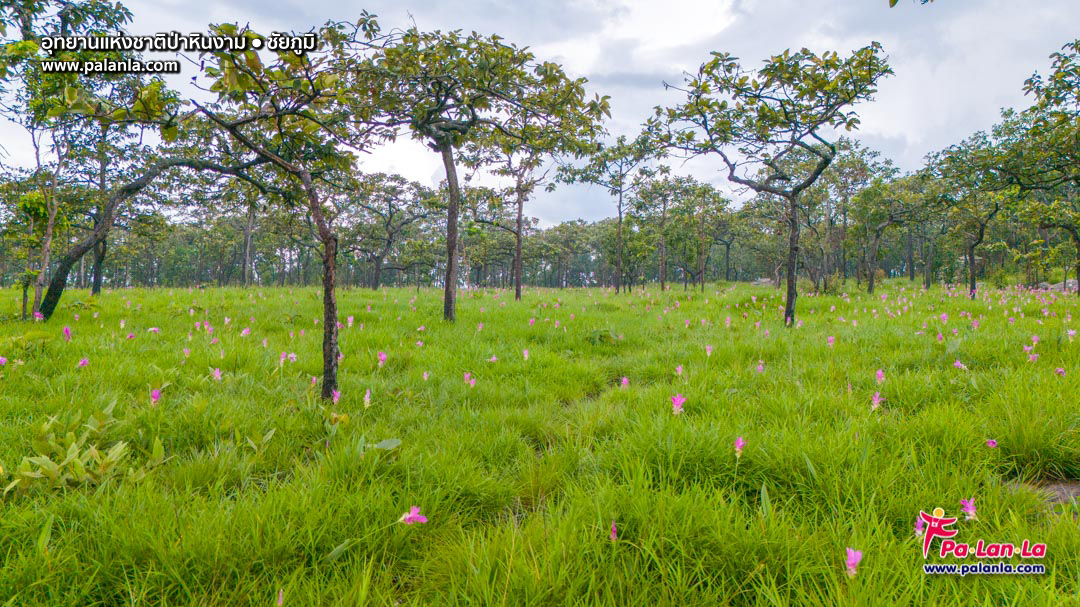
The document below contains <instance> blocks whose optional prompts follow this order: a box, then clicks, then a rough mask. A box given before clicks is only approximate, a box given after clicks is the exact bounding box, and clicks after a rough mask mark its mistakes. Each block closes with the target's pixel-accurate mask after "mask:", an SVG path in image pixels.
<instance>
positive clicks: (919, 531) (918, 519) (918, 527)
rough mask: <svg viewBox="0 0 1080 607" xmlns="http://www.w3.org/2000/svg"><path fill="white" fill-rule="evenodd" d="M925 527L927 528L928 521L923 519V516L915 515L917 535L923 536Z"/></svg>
mask: <svg viewBox="0 0 1080 607" xmlns="http://www.w3.org/2000/svg"><path fill="white" fill-rule="evenodd" d="M924 528H926V522H925V521H923V520H922V517H921V516H918V517H915V537H922V535H923V529H924Z"/></svg>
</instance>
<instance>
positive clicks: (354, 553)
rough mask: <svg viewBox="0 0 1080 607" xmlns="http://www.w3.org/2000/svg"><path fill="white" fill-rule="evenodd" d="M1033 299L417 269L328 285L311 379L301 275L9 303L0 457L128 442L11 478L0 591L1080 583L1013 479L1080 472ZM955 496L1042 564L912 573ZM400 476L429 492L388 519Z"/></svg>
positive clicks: (334, 600)
mask: <svg viewBox="0 0 1080 607" xmlns="http://www.w3.org/2000/svg"><path fill="white" fill-rule="evenodd" d="M881 293H884V294H886V295H887V300H886V301H884V302H883V301H882V300H881ZM1038 297H1039V296H1036V295H1032V294H1026V293H1016V292H1005V293H999V292H993V293H988V294H987V295H986V296H985V299H980V300H979V301H976V302H971V301H969V300H967V299H965V298H963V297H961V296H957V295H956V294H950V293H949V292H946V291H943V290H933V291H931V292H929V293H924V292H920V291H918V290H914V289H913V288H911V287H910V286H909V284H908V283H906V282H900V281H898V282H892V283H888V284H886V285H885V287H884V288H883V289H882V290H881V291H880V292H879V294H875V295H874V296H868V295H866V294H852V295H851V296H850V298H847V299H845V298H838V297H808V296H803V297H801V298H800V300H799V318H801V319H802V321H803V323H804V324H803V325H802V326H801V327H800V328H797V329H791V330H788V329H785V328H783V326H782V321H781V317H782V312H781V311H779V310H778V309H777V306H778V305H780V304H781V300H780V296H779V293H778V292H776V291H773V290H771V289H768V288H761V289H755V288H751V287H747V286H737V287H729V286H726V285H720V286H710V287H709V288H708V292H707V294H700V293H692V294H690V293H686V292H683V291H681V290H675V291H671V292H668V293H664V294H660V293H658V292H656V291H655V290H652V291H649V292H648V296H647V297H643V295H642V293H640V292H636V293H633V294H630V295H614V294H612V293H610V292H605V291H603V290H599V289H597V290H576V291H575V290H567V291H549V290H532V291H529V292H528V293H527V294H526V297H525V299H524V301H523V302H521V303H515V302H514V301H513V299H512V295H508V294H507V293H506V292H496V291H482V292H477V291H467V292H463V293H462V294H461V297H460V299H459V311H458V318H459V321H458V322H457V323H456V324H455V325H449V324H446V323H443V322H442V321H441V319H440V318H441V293H439V292H436V291H434V290H425V291H421V292H419V293H416V292H414V291H412V290H404V289H403V290H386V291H381V292H378V293H373V292H371V291H356V290H352V291H341V292H340V293H339V305H340V310H341V317H342V322H344V321H345V318H346V317H347V316H354V317H355V325H354V326H352V327H351V328H346V329H343V330H342V331H341V348H342V351H343V353H344V356H345V358H344V360H343V361H342V365H341V376H340V379H341V393H342V396H341V400H340V402H338V403H337V404H326V405H324V404H322V403H321V402H320V401H319V399H318V398H317V392H316V388H315V387H313V386H312V385H311V377H312V376H313V375H320V368H321V362H320V359H321V354H320V352H321V333H322V332H321V325H319V326H316V325H315V324H314V319H315V318H317V317H320V316H321V301H320V299H319V297H318V293H317V291H315V290H314V289H295V290H290V289H271V288H263V289H250V290H246V291H242V290H238V289H221V290H206V291H198V290H196V291H195V292H190V291H189V290H188V289H172V290H168V289H161V290H154V291H143V290H131V291H112V292H109V293H106V294H104V295H103V296H101V297H100V298H99V299H97V300H91V298H89V297H88V296H87V294H86V293H85V292H79V291H75V292H71V293H69V294H67V295H66V296H65V302H66V303H67V305H66V306H62V307H61V309H60V310H59V311H58V312H57V314H56V316H55V317H54V318H53V319H52V320H51V321H50V322H49V323H48V324H45V325H42V324H40V323H38V324H31V323H21V322H10V321H9V322H5V323H2V324H0V356H3V357H6V358H7V359H8V363H7V364H6V365H5V366H3V367H0V422H2V423H0V465H2V466H3V474H2V475H0V483H2V484H3V485H4V486H6V485H8V484H9V483H10V482H12V481H13V480H15V479H16V478H17V476H16V474H17V471H18V470H19V467H20V463H21V462H23V460H24V458H27V457H34V456H36V455H37V454H38V453H40V452H46V453H48V452H49V450H50V449H56V448H62V449H65V450H66V449H67V445H68V444H69V443H70V442H71V441H75V440H77V439H78V438H79V437H80V436H83V435H84V434H85V436H86V438H85V440H83V441H82V442H81V443H79V445H78V447H77V449H76V450H77V451H79V450H81V451H79V452H81V453H85V452H86V450H87V449H89V448H90V447H91V446H95V447H96V449H97V450H98V451H100V452H104V451H106V450H107V449H109V448H110V447H113V446H114V445H115V444H117V443H118V442H120V441H123V442H124V443H125V444H126V445H127V447H128V451H127V454H126V455H125V456H124V457H123V458H120V459H119V460H118V463H116V464H115V465H114V467H113V468H111V469H110V471H107V472H106V473H105V475H104V476H105V480H103V481H101V482H94V481H93V479H87V480H83V481H81V482H68V483H64V485H65V486H56V485H57V483H51V482H49V481H48V479H47V478H42V479H29V478H24V480H23V481H21V482H20V483H19V484H18V485H16V487H15V488H13V489H12V490H11V491H9V492H8V493H7V494H6V495H5V496H4V497H3V503H2V504H0V508H2V512H3V516H2V517H0V554H2V555H3V560H4V566H3V567H2V568H0V604H6V605H50V606H56V605H79V606H86V605H223V606H224V605H229V606H232V605H274V604H275V603H276V600H277V595H278V591H279V589H283V592H284V605H290V606H300V605H365V604H371V605H388V604H389V605H396V604H404V605H777V606H779V605H868V606H870V605H873V606H878V605H1003V604H1008V605H1021V604H1022V605H1075V604H1080V523H1078V521H1077V520H1076V518H1075V516H1074V515H1073V514H1070V512H1072V513H1074V512H1075V511H1076V509H1075V507H1074V508H1073V509H1072V510H1068V509H1064V510H1065V512H1066V514H1064V515H1062V514H1058V513H1056V512H1057V511H1061V510H1062V508H1061V507H1058V508H1057V509H1056V511H1055V509H1054V508H1053V507H1052V505H1050V504H1048V503H1047V502H1046V501H1045V500H1044V499H1043V498H1042V497H1041V496H1040V495H1038V494H1037V493H1035V492H1034V491H1033V490H1031V489H1026V488H1017V481H1018V480H1022V481H1034V480H1039V479H1077V478H1080V430H1078V426H1080V409H1078V408H1077V404H1078V400H1080V398H1078V396H1077V395H1080V337H1076V338H1073V339H1071V340H1070V338H1069V337H1068V334H1067V330H1068V329H1069V328H1078V327H1080V319H1077V320H1070V319H1071V315H1074V314H1075V315H1080V309H1078V306H1077V298H1076V297H1075V296H1067V297H1065V298H1062V297H1061V296H1060V295H1059V296H1057V299H1052V296H1050V295H1043V296H1041V297H1042V298H1043V299H1045V302H1041V301H1039V299H1038ZM752 298H755V299H756V302H755V301H752ZM79 300H81V301H83V302H88V303H86V304H79V303H76V302H78V301H79ZM16 303H17V294H16V293H15V292H14V291H9V292H7V293H6V294H4V299H3V301H2V302H0V317H3V316H5V315H6V316H8V317H9V318H10V317H14V313H15V305H16ZM369 305H370V306H371V308H370V311H368V308H367V306H369ZM736 305H738V307H736ZM557 306H558V307H557ZM646 306H649V308H648V309H646ZM831 306H835V307H836V309H835V311H834V312H830V307H831ZM904 306H907V308H908V310H907V311H906V312H902V313H901V314H900V315H899V316H898V317H896V318H889V317H888V316H887V314H886V312H885V310H886V307H888V309H889V310H891V311H893V312H895V311H896V310H897V308H898V307H899V308H901V310H902V309H903V307H904ZM189 308H190V309H191V312H193V315H192V314H189ZM864 308H865V310H866V311H865V312H864ZM874 309H876V310H877V317H876V318H875V316H874V314H873V313H872V310H874ZM1044 309H1045V310H1046V315H1044V312H1043V310H1044ZM961 312H968V313H970V314H972V315H973V316H974V317H975V318H976V319H979V324H980V326H979V327H978V328H977V329H973V328H972V322H971V319H969V318H963V317H961ZM744 313H745V314H746V317H745V318H744V316H743V315H744ZM942 313H947V314H948V322H947V324H945V325H944V326H943V325H942V322H941V319H940V315H941V314H942ZM1021 313H1023V317H1021ZM75 314H78V315H79V320H75V318H74V315H75ZM95 314H97V316H96V317H95V316H94V315H95ZM571 315H573V318H571ZM226 316H228V317H231V319H232V321H231V322H230V323H229V324H225V322H224V318H225V317H226ZM729 316H730V318H731V326H730V327H728V326H726V323H725V319H726V318H727V317H729ZM1010 316H1011V317H1013V318H1014V319H1015V322H1013V323H1010V322H1009V321H1008V317H1010ZM251 317H254V321H252V320H250V318H251ZM840 317H843V318H844V319H846V322H841V321H840V320H839V319H840ZM530 318H535V319H536V321H535V324H534V325H530V324H529V319H530ZM399 319H400V320H399ZM702 319H705V324H704V325H703V324H702V322H701V321H702ZM122 320H123V321H125V322H126V326H125V328H124V329H121V328H120V322H121V321H122ZM686 320H689V321H690V326H689V327H687V326H686V322H685V321H686ZM852 320H855V321H857V323H858V324H857V326H853V323H852ZM196 321H201V322H205V321H210V323H211V324H212V325H213V326H214V332H213V335H208V334H207V333H206V332H205V331H196V330H195V329H194V323H195V322H196ZM556 321H558V322H559V327H558V328H556V327H555V326H554V324H555V322H556ZM481 322H482V323H483V328H482V330H478V323H481ZM755 322H760V323H761V326H760V328H757V327H755ZM923 323H926V324H927V328H926V329H923ZM65 325H67V326H70V327H71V330H72V334H73V335H72V340H71V341H70V342H67V341H65V340H64V338H63V335H62V329H63V327H64V326H65ZM361 325H363V328H362V329H361ZM421 325H423V326H425V330H424V331H418V330H417V328H418V327H420V326H421ZM150 327H159V328H160V333H157V334H155V333H149V332H148V331H147V329H149V328H150ZM245 327H250V329H251V334H250V335H248V336H243V337H242V336H241V335H240V333H241V330H242V329H243V328H245ZM301 329H303V330H304V331H305V334H304V335H303V336H300V334H299V332H300V330H301ZM953 329H956V330H957V335H955V336H954V335H953V332H952V330H953ZM766 330H768V331H769V336H768V337H767V338H766V337H765V331H766ZM939 330H940V331H941V332H942V333H943V334H944V339H943V341H941V342H939V341H938V340H937V339H936V336H937V333H938V331H939ZM919 331H922V332H923V334H921V335H919V334H917V332H919ZM189 332H190V333H191V339H190V340H189V339H188V334H189ZM290 332H293V333H294V337H292V338H290ZM128 333H133V334H134V335H135V338H134V339H128V338H127V335H128ZM830 335H831V336H835V338H836V343H835V345H834V346H833V347H832V348H830V347H829V346H828V345H827V343H826V341H827V337H828V336H830ZM1032 335H1038V336H1039V338H1040V340H1039V342H1038V345H1037V346H1035V348H1034V351H1033V352H1034V353H1037V354H1038V355H1039V357H1038V360H1037V361H1034V362H1031V361H1029V358H1028V357H1029V355H1028V353H1025V352H1024V351H1023V346H1024V345H1030V344H1031V343H1032V342H1031V337H1032ZM612 337H614V339H612ZM213 338H218V339H219V340H220V341H219V343H217V344H213V345H211V343H210V342H211V340H212V339H213ZM263 339H266V340H267V344H268V347H266V348H264V347H263V346H262V340H263ZM417 340H422V341H423V346H418V345H417V344H416V342H417ZM706 345H711V346H712V348H713V350H712V354H711V356H707V355H706V349H705V346H706ZM184 348H189V349H190V356H189V357H185V355H184V353H183V349H184ZM524 349H528V350H529V358H528V360H525V359H524V357H523V354H522V351H523V350H524ZM283 351H284V352H292V353H295V354H296V356H297V360H296V362H291V361H289V360H286V361H285V362H284V363H281V362H280V354H281V352H283ZM380 351H381V352H386V353H387V362H386V364H385V365H384V366H383V367H381V368H380V367H379V366H378V362H377V355H378V352H380ZM492 356H496V357H497V359H498V360H497V361H496V362H489V359H490V358H491V357H492ZM84 357H85V358H87V359H88V361H89V364H88V365H87V366H86V367H79V366H78V361H79V360H80V359H81V358H84ZM759 360H761V361H763V364H764V368H765V370H764V372H763V373H759V372H758V371H757V369H756V367H757V365H758V361H759ZM956 360H960V361H962V362H963V363H964V364H965V365H966V366H967V367H968V369H967V370H966V371H965V370H961V369H957V368H955V367H954V366H953V363H954V361H956ZM677 365H682V366H683V373H682V374H681V375H677V374H676V371H675V369H676V366H677ZM1058 367H1061V368H1064V369H1065V370H1066V374H1065V376H1059V375H1058V374H1057V373H1055V369H1057V368H1058ZM215 368H219V369H220V370H221V373H222V379H221V381H216V380H214V379H213V377H212V373H213V371H214V369H215ZM877 369H882V370H883V371H884V373H885V377H886V379H885V382H884V384H882V385H880V386H879V385H878V384H877V382H876V380H875V371H876V370H877ZM425 372H427V373H428V379H427V380H426V381H425V380H424V379H423V374H424V373H425ZM465 373H471V374H472V375H473V376H474V377H475V378H476V385H475V386H474V387H470V386H469V385H467V384H466V383H465V382H464V381H463V375H464V374H465ZM624 376H625V377H627V378H629V385H628V386H627V387H621V386H620V380H621V378H622V377H624ZM154 389H160V390H161V394H162V396H161V399H160V401H158V402H157V403H156V404H153V403H152V402H151V397H150V395H151V391H152V390H154ZM367 390H370V391H371V403H370V407H366V406H365V404H364V394H365V391H367ZM875 392H880V393H881V396H882V397H883V398H884V399H885V401H884V406H883V407H882V409H880V410H877V411H874V410H871V399H872V397H873V395H874V393H875ZM675 394H683V395H684V396H685V397H686V398H687V401H686V404H685V405H684V413H683V414H681V415H677V416H676V415H673V413H672V404H671V397H672V396H674V395H675ZM103 411H109V412H110V413H109V415H111V418H110V417H109V415H106V414H102V413H101V412H103ZM94 414H98V417H99V419H103V420H108V421H106V422H105V423H104V424H103V429H102V430H100V431H98V432H90V431H88V430H87V429H86V428H87V426H86V424H87V420H88V418H89V417H90V416H92V415H94ZM342 415H347V418H343V417H341V416H342ZM49 420H52V421H51V422H50V421H49ZM46 423H50V424H51V425H50V426H49V428H48V431H47V432H43V431H40V428H41V427H42V425H43V424H46ZM69 431H70V432H72V434H71V436H70V437H69V438H67V439H65V436H67V434H68V432H69ZM271 431H272V434H271ZM50 432H51V434H52V439H51V440H52V441H53V443H54V445H59V446H58V447H49V446H47V440H48V437H47V436H45V435H46V434H48V433H50ZM738 436H742V437H744V438H745V440H746V441H747V446H746V448H745V450H744V451H743V453H742V456H741V457H740V458H736V457H735V453H734V447H733V442H734V440H735V438H736V437H738ZM988 438H994V439H996V440H997V441H998V445H999V446H998V448H996V449H991V448H988V447H987V446H986V440H987V439H988ZM384 439H399V440H400V441H401V444H400V445H399V446H397V447H396V448H392V449H386V448H375V447H373V445H375V444H376V443H378V442H380V441H383V440H384ZM42 440H45V441H46V442H45V443H43V442H42ZM65 441H67V442H65ZM155 441H160V443H161V446H162V447H163V448H164V459H163V461H160V462H157V461H154V459H155V457H154V455H155V454H154V446H155ZM387 446H392V445H381V447H387ZM65 456H66V451H64V452H63V453H58V452H54V453H53V455H52V459H53V460H54V461H60V460H63V459H65ZM37 461H38V462H40V461H41V460H37ZM30 469H31V470H37V469H39V468H38V467H37V466H31V467H30ZM24 470H25V468H24ZM24 476H25V475H24ZM972 496H974V497H975V500H976V505H977V507H978V519H977V520H976V521H965V520H961V521H960V522H959V523H958V524H957V525H956V528H958V529H959V530H960V535H959V536H957V538H956V539H957V540H958V541H967V542H971V543H974V542H975V540H976V539H978V538H983V539H985V540H987V541H992V542H1013V543H1016V544H1020V542H1021V541H1022V540H1024V539H1030V540H1032V541H1033V542H1045V543H1046V544H1047V545H1048V551H1047V556H1046V558H1045V559H1043V563H1044V564H1045V565H1046V567H1047V572H1046V574H1045V575H1014V576H1005V575H999V576H992V575H975V576H967V577H964V578H960V577H959V576H927V575H924V574H923V572H922V564H923V562H924V560H923V557H922V553H921V549H920V546H921V544H920V541H919V540H917V539H916V538H915V536H914V532H913V525H914V522H915V518H916V515H917V514H918V512H919V510H926V511H929V510H931V509H933V508H934V507H937V506H940V507H943V508H945V510H946V511H947V512H948V513H949V515H957V514H959V511H960V500H961V499H966V498H969V497H972ZM414 505H415V506H420V508H421V510H422V512H423V514H424V515H426V516H427V517H428V520H429V522H428V523H427V524H422V525H404V524H401V523H397V522H396V521H397V520H398V518H399V517H400V516H401V514H402V513H403V512H406V511H408V510H409V508H410V507H411V506H414ZM961 518H962V517H961ZM612 521H615V522H616V524H617V526H618V541H616V542H612V541H611V540H610V538H609V534H610V526H611V522H612ZM848 546H850V547H853V548H856V549H858V550H861V551H863V555H864V557H863V560H862V563H861V565H860V566H859V569H858V574H857V575H856V576H855V577H853V578H849V577H848V576H847V575H846V574H845V569H844V567H845V565H844V561H845V548H846V547H848ZM331 556H333V557H335V558H328V557H331ZM1012 561H1013V562H1014V563H1018V562H1020V559H1015V558H1014V559H1012ZM929 562H958V561H957V560H956V559H944V560H942V559H937V558H936V556H935V555H932V556H931V559H929ZM961 562H969V563H974V562H976V559H974V558H968V559H965V560H963V561H961Z"/></svg>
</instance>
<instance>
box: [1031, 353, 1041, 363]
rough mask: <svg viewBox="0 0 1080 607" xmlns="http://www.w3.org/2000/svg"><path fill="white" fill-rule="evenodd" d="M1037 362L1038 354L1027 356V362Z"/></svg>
mask: <svg viewBox="0 0 1080 607" xmlns="http://www.w3.org/2000/svg"><path fill="white" fill-rule="evenodd" d="M1037 360H1039V355H1038V354H1029V355H1028V362H1035V361H1037Z"/></svg>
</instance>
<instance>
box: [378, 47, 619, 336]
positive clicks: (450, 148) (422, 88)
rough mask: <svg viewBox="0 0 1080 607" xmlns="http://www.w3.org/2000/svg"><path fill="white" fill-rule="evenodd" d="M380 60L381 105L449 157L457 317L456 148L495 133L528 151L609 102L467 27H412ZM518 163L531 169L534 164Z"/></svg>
mask: <svg viewBox="0 0 1080 607" xmlns="http://www.w3.org/2000/svg"><path fill="white" fill-rule="evenodd" d="M373 64H374V65H375V66H377V68H378V69H379V70H381V71H382V73H383V75H384V83H385V88H384V89H383V90H382V91H380V92H378V93H377V98H378V102H379V109H380V110H381V111H384V112H386V114H387V115H388V116H390V117H391V120H393V121H395V122H396V123H400V124H407V125H408V127H409V129H410V130H411V131H412V134H413V137H415V138H416V139H419V140H421V141H423V142H425V143H426V144H427V145H428V147H430V148H431V149H432V150H434V151H436V152H438V153H439V155H440V156H441V157H442V161H443V168H444V170H445V172H446V182H447V188H448V204H447V216H446V278H445V281H444V292H443V318H444V319H445V320H448V321H453V320H454V319H455V318H456V315H457V312H456V309H457V307H456V306H457V283H458V257H457V249H458V216H459V214H460V209H461V203H462V196H461V185H460V183H459V181H458V175H457V163H456V159H455V153H456V151H457V150H460V149H461V148H462V147H464V146H465V145H467V144H470V143H476V142H480V141H484V140H488V141H491V140H493V139H494V138H496V137H497V136H496V135H495V134H494V133H495V132H497V133H498V136H501V137H505V138H507V140H515V141H517V142H519V143H520V144H521V145H523V146H524V148H525V149H528V148H530V147H533V146H536V145H539V144H538V139H537V131H538V130H539V129H545V130H551V131H553V132H554V131H558V130H565V131H566V132H569V133H576V132H578V128H577V125H580V124H582V123H589V122H590V121H593V120H599V119H600V118H602V117H603V116H605V115H607V114H608V113H609V108H608V102H607V99H606V98H600V97H597V98H595V99H593V100H592V101H586V99H585V82H586V81H585V79H584V78H579V79H576V80H571V79H569V78H568V77H567V76H566V75H565V73H564V72H563V71H562V68H560V67H559V66H558V65H556V64H554V63H550V62H544V63H537V62H536V61H535V57H534V56H533V54H532V53H531V52H529V51H528V50H527V49H523V48H519V47H517V46H514V45H507V44H504V43H503V42H502V39H501V38H500V37H498V36H490V37H486V36H481V35H479V34H477V33H475V32H474V33H472V34H470V35H468V36H462V35H461V33H460V31H452V32H446V33H443V32H439V31H436V32H420V31H418V30H416V29H410V30H408V31H407V32H405V33H404V35H403V36H402V37H401V39H400V40H399V41H397V43H396V44H393V45H390V46H387V47H386V48H384V49H382V50H381V51H380V52H379V53H378V54H377V55H376V56H375V57H374V59H373ZM543 140H544V138H542V137H541V138H540V141H543ZM507 145H509V144H507ZM519 166H521V167H523V170H524V171H530V170H532V167H531V163H529V162H526V163H525V164H523V165H519ZM522 202H523V201H522Z"/></svg>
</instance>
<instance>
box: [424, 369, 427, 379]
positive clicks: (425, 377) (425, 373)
mask: <svg viewBox="0 0 1080 607" xmlns="http://www.w3.org/2000/svg"><path fill="white" fill-rule="evenodd" d="M427 378H428V374H427V371H424V381H427Z"/></svg>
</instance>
